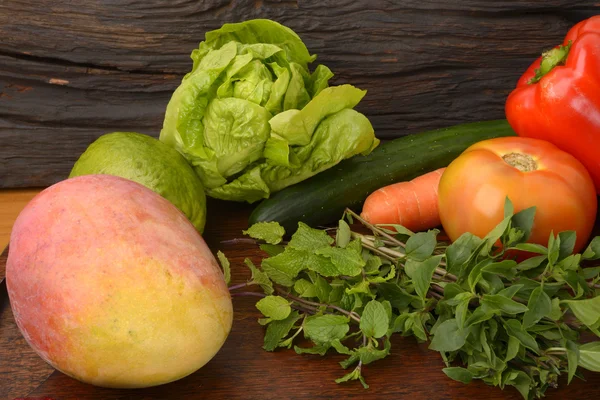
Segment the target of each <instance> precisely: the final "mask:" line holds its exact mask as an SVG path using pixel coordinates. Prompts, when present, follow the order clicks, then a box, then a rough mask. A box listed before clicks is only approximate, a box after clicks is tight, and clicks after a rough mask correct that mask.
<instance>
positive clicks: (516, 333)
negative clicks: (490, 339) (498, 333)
mask: <svg viewBox="0 0 600 400" xmlns="http://www.w3.org/2000/svg"><path fill="white" fill-rule="evenodd" d="M504 328H505V329H506V333H508V335H509V336H512V337H514V338H515V339H517V340H518V341H519V342H521V344H522V345H523V346H525V347H527V348H529V349H531V350H533V351H535V352H536V353H537V354H539V353H540V349H539V346H538V344H537V342H536V341H535V339H534V338H533V336H531V335H530V334H529V333H527V332H526V331H525V330H524V329H523V326H522V325H521V323H520V322H519V321H518V320H516V319H507V320H505V321H504Z"/></svg>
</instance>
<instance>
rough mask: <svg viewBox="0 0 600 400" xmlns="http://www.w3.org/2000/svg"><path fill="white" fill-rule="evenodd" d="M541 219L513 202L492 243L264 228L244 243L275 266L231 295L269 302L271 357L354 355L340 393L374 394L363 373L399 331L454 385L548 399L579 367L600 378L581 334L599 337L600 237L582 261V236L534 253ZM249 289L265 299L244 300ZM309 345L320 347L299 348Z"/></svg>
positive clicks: (594, 349) (266, 321)
mask: <svg viewBox="0 0 600 400" xmlns="http://www.w3.org/2000/svg"><path fill="white" fill-rule="evenodd" d="M534 214H535V209H534V208H530V209H526V210H523V211H521V212H518V213H516V214H515V213H514V212H513V206H512V204H511V202H510V201H509V200H508V199H507V201H506V205H505V218H504V220H503V221H502V222H501V223H500V224H499V225H498V226H497V227H496V228H495V229H493V230H492V231H491V232H490V233H489V234H488V235H487V236H486V237H484V238H479V237H476V236H474V235H472V234H468V233H467V234H464V235H463V236H461V237H460V238H459V239H458V240H456V241H455V242H454V243H452V244H450V245H448V244H447V243H445V242H444V241H439V240H438V235H439V231H438V230H429V231H428V232H419V233H413V232H411V231H408V230H407V229H405V228H404V227H402V226H387V227H386V228H383V227H381V226H373V225H371V224H368V223H367V222H365V221H364V220H362V219H361V218H360V217H359V216H358V215H356V214H355V213H354V212H352V211H350V210H347V211H346V212H345V214H344V218H343V219H342V220H340V221H339V226H338V228H337V229H336V230H334V231H335V238H333V237H332V236H331V235H330V234H329V231H328V230H319V229H313V228H310V227H308V226H307V225H305V224H303V223H299V227H298V230H297V231H296V232H295V233H294V234H293V235H292V236H291V239H290V240H289V242H283V237H284V234H285V232H284V230H283V228H282V227H280V226H279V225H278V224H277V223H274V222H270V223H258V224H255V225H253V226H252V227H250V228H249V230H248V231H244V233H245V234H246V235H248V236H250V237H252V238H254V239H256V240H259V241H261V243H262V244H261V245H260V248H261V249H262V250H263V251H265V252H266V253H267V254H268V256H269V257H267V258H264V259H263V260H262V262H261V265H260V267H258V266H255V265H254V264H253V263H252V262H251V261H250V260H249V259H246V260H245V263H246V265H247V266H248V268H250V270H251V273H252V278H251V280H250V281H248V282H247V283H244V284H241V285H236V286H232V287H230V290H231V291H232V295H234V296H235V295H245V294H250V295H254V296H260V297H261V299H260V300H259V301H258V302H257V303H256V307H257V308H258V310H259V311H260V312H261V313H262V314H263V316H264V318H261V319H259V321H258V322H259V323H260V324H261V325H264V326H266V331H265V337H264V346H263V347H264V349H265V350H267V351H274V350H276V349H277V348H278V347H285V348H288V349H289V348H292V347H293V348H294V350H295V351H296V352H297V353H299V354H303V353H308V354H319V355H325V354H326V353H327V352H328V351H337V352H338V353H340V354H344V355H347V356H348V357H347V359H346V360H344V361H342V362H341V363H340V364H341V366H342V368H344V369H347V370H348V371H349V372H348V373H347V374H346V375H344V376H342V377H341V378H339V379H337V380H336V382H338V383H341V382H346V381H349V380H359V381H360V382H361V383H362V385H363V386H364V387H365V388H368V385H367V383H366V382H365V380H364V378H363V376H362V373H361V371H362V368H363V366H364V365H367V364H369V363H371V362H373V361H376V360H379V359H382V358H384V357H386V356H387V355H388V354H389V353H390V347H391V342H390V337H391V335H393V334H395V333H398V334H400V335H402V336H414V337H415V338H416V339H417V340H418V341H420V342H429V348H430V349H431V350H435V351H438V352H439V353H440V355H441V357H442V359H443V360H444V362H445V364H446V368H444V369H443V372H444V373H445V374H446V375H447V376H448V377H450V378H452V379H455V380H457V381H460V382H463V383H469V382H470V381H471V380H473V379H481V380H483V381H484V382H485V383H487V384H488V385H493V386H499V387H500V388H504V387H505V386H514V387H515V388H516V389H517V390H518V391H519V392H520V393H521V395H522V396H523V398H525V399H531V398H539V397H542V396H543V394H544V392H545V391H546V389H547V388H548V387H556V386H557V382H558V379H559V377H560V376H561V375H562V374H566V375H567V379H568V382H570V381H571V380H572V378H573V377H574V376H578V375H580V374H579V370H578V367H581V368H585V369H588V370H591V371H598V372H600V341H591V342H587V343H583V342H582V334H583V335H586V334H589V335H590V336H592V337H593V338H594V339H597V337H599V336H600V330H599V328H600V296H599V294H600V291H599V288H600V284H599V282H600V267H588V268H582V266H581V264H580V263H581V262H582V261H584V260H596V259H600V237H596V238H594V239H593V240H592V241H591V243H590V245H589V246H588V248H587V249H586V250H585V252H583V253H582V254H572V252H573V247H574V244H575V238H576V236H575V232H572V231H567V232H560V233H559V234H557V235H554V234H552V235H550V238H549V241H548V245H547V246H541V245H537V244H530V243H526V240H527V238H528V237H529V234H530V232H531V227H532V225H533V219H534ZM346 221H347V222H346ZM355 221H357V222H358V223H357V224H355V223H354V222H355ZM349 223H350V224H351V225H352V226H353V227H354V226H355V225H357V228H358V229H355V230H352V229H351V227H350V225H349ZM390 228H393V229H394V230H390ZM365 231H366V232H367V233H363V232H365ZM523 252H527V253H528V255H529V258H525V259H523V257H519V256H520V255H521V254H523ZM532 253H533V254H534V255H533V256H531V254H532ZM218 255H219V258H220V260H221V264H222V265H223V268H224V270H225V275H226V277H227V279H228V277H229V276H230V272H229V263H228V261H227V259H226V258H225V256H224V255H223V253H221V252H219V253H218ZM517 260H522V261H517ZM248 285H256V286H258V287H260V289H261V292H262V293H260V292H244V291H242V292H239V291H237V290H238V289H241V288H243V287H247V286H248ZM299 335H303V337H304V338H306V339H308V340H309V341H310V342H312V346H310V347H300V346H298V345H296V343H297V338H298V336H299ZM351 367H353V368H352V369H350V368H351Z"/></svg>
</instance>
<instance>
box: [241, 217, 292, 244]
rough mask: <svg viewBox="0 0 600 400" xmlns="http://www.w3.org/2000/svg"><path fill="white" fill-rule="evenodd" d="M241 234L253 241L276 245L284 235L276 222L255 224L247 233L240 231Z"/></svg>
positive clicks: (283, 230) (283, 231)
mask: <svg viewBox="0 0 600 400" xmlns="http://www.w3.org/2000/svg"><path fill="white" fill-rule="evenodd" d="M242 233H243V234H244V235H248V236H250V237H251V238H253V239H257V240H264V241H265V242H267V243H270V244H277V243H280V242H281V240H282V238H283V235H285V229H283V227H282V226H281V225H279V223H277V222H257V223H255V224H254V225H252V226H251V227H250V228H248V230H247V231H242Z"/></svg>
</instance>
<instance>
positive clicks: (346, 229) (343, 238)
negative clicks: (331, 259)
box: [335, 219, 352, 248]
mask: <svg viewBox="0 0 600 400" xmlns="http://www.w3.org/2000/svg"><path fill="white" fill-rule="evenodd" d="M351 237H352V233H351V232H350V226H349V225H348V224H347V223H346V221H344V220H343V219H340V222H339V223H338V229H337V232H336V234H335V244H336V245H337V246H338V247H342V248H344V247H346V246H347V245H348V243H350V239H351Z"/></svg>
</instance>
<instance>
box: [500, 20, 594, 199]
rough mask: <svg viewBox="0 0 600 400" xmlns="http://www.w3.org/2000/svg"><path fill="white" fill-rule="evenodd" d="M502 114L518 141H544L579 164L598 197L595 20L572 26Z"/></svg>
mask: <svg viewBox="0 0 600 400" xmlns="http://www.w3.org/2000/svg"><path fill="white" fill-rule="evenodd" d="M505 111H506V118H507V119H508V122H509V123H510V125H511V126H512V128H513V129H514V130H515V132H516V133H517V134H518V135H519V136H525V137H533V138H538V139H544V140H547V141H549V142H551V143H553V144H554V145H556V146H557V147H559V148H561V149H563V150H564V151H566V152H568V153H570V154H572V155H573V156H575V157H576V158H577V159H578V160H579V161H581V163H582V164H583V165H585V167H586V168H587V170H588V171H589V173H590V175H591V176H592V179H593V180H594V184H595V186H596V192H597V193H599V194H600V15H597V16H594V17H591V18H589V19H587V20H584V21H581V22H579V23H578V24H576V25H575V26H573V27H572V28H571V29H570V30H569V32H568V33H567V36H566V37H565V40H564V42H563V44H562V45H560V46H557V47H555V48H554V49H552V50H549V51H547V52H546V53H544V54H543V55H542V56H541V57H540V58H538V59H537V60H536V61H535V62H534V63H533V64H532V65H531V66H530V67H529V68H528V69H527V71H525V73H524V74H523V76H522V77H521V79H519V81H518V82H517V87H516V89H514V90H513V91H512V92H511V93H510V95H509V96H508V99H507V100H506V110H505Z"/></svg>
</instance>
